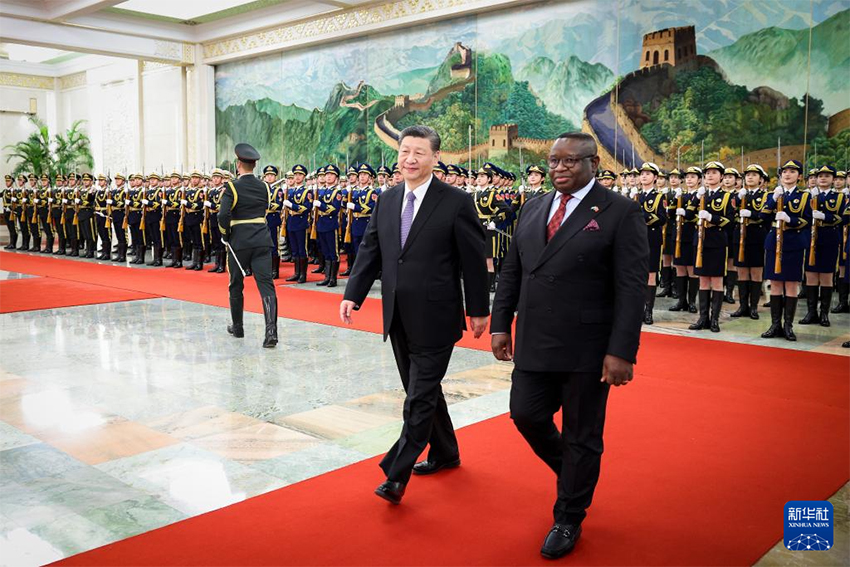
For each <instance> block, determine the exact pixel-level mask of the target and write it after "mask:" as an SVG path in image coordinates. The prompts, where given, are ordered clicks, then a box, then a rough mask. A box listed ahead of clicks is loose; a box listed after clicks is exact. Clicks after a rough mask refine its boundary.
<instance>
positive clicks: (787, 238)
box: [761, 187, 812, 282]
mask: <svg viewBox="0 0 850 567" xmlns="http://www.w3.org/2000/svg"><path fill="white" fill-rule="evenodd" d="M810 197H811V195H809V192H808V191H806V190H801V189H799V188H797V187H795V188H794V189H793V190H792V191H786V192H785V195H784V197H783V203H782V210H783V211H784V212H785V213H787V214H788V216H789V217H791V221H790V222H786V223H785V228H784V229H783V234H782V271H781V272H780V273H776V271H775V269H774V268H775V265H774V264H775V261H774V260H775V257H776V230H775V229H774V230H771V231H769V232H768V234H767V238H766V239H765V242H764V248H765V262H764V263H765V266H764V268H765V271H764V278H765V279H766V280H774V281H780V282H799V281H800V280H801V279H802V278H803V262H804V257H805V253H806V250H807V249H808V247H809V241H810V240H811V226H812V204H811V202H810V201H809V199H810ZM777 212H779V211H777V210H776V201H775V200H774V199H773V193H771V194H770V195H769V196H768V198H767V204H766V205H765V207H764V210H763V211H762V213H761V218H762V219H764V220H766V221H767V222H769V223H773V224H775V221H774V217H775V216H776V213H777Z"/></svg>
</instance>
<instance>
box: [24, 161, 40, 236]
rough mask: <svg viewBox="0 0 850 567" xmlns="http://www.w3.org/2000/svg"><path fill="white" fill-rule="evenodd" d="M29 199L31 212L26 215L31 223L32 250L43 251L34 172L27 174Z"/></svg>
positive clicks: (38, 201)
mask: <svg viewBox="0 0 850 567" xmlns="http://www.w3.org/2000/svg"><path fill="white" fill-rule="evenodd" d="M26 190H27V200H28V201H29V213H28V214H27V216H26V219H27V223H28V224H29V229H30V236H31V237H32V246H31V247H30V252H41V231H39V229H38V207H39V205H40V201H41V200H40V199H39V198H38V183H37V182H36V177H35V174H34V173H30V174H29V175H28V176H27V188H26Z"/></svg>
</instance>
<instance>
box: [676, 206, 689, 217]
mask: <svg viewBox="0 0 850 567" xmlns="http://www.w3.org/2000/svg"><path fill="white" fill-rule="evenodd" d="M686 214H687V213H686V212H685V209H683V208H681V207H679V208H678V209H676V216H678V217H683V216H685V215H686Z"/></svg>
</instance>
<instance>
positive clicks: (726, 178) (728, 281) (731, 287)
mask: <svg viewBox="0 0 850 567" xmlns="http://www.w3.org/2000/svg"><path fill="white" fill-rule="evenodd" d="M740 183H741V173H740V172H739V171H738V170H737V169H735V168H734V167H727V168H726V169H725V170H723V182H722V186H723V190H724V191H726V192H727V193H729V194H730V195H732V208H733V209H734V210H735V211H737V209H738V191H739V190H740V189H741V185H740ZM739 220H740V219H739V218H738V217H737V216H736V217H735V218H734V219H733V220H732V222H730V223H729V224H728V225H726V241H727V242H728V245H729V249H728V251H727V256H726V277H725V278H724V279H723V285H724V287H725V289H726V293H725V294H724V295H723V301H725V302H726V303H735V296H734V292H735V285H736V283H737V281H738V271H737V270H736V269H735V251H734V250H733V248H732V245H733V242H732V241H733V234H734V233H735V230H736V228H737V223H738V221H739Z"/></svg>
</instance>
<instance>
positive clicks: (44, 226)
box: [35, 173, 54, 254]
mask: <svg viewBox="0 0 850 567" xmlns="http://www.w3.org/2000/svg"><path fill="white" fill-rule="evenodd" d="M35 203H36V211H37V215H38V224H39V226H40V227H41V233H42V234H44V236H45V243H44V248H40V250H39V252H40V253H42V254H53V241H54V238H53V227H52V226H51V225H50V224H51V223H50V206H51V205H52V204H53V196H52V190H51V188H50V177H48V176H47V174H46V173H42V174H41V177H40V178H39V184H38V190H37V191H36V194H35Z"/></svg>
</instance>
